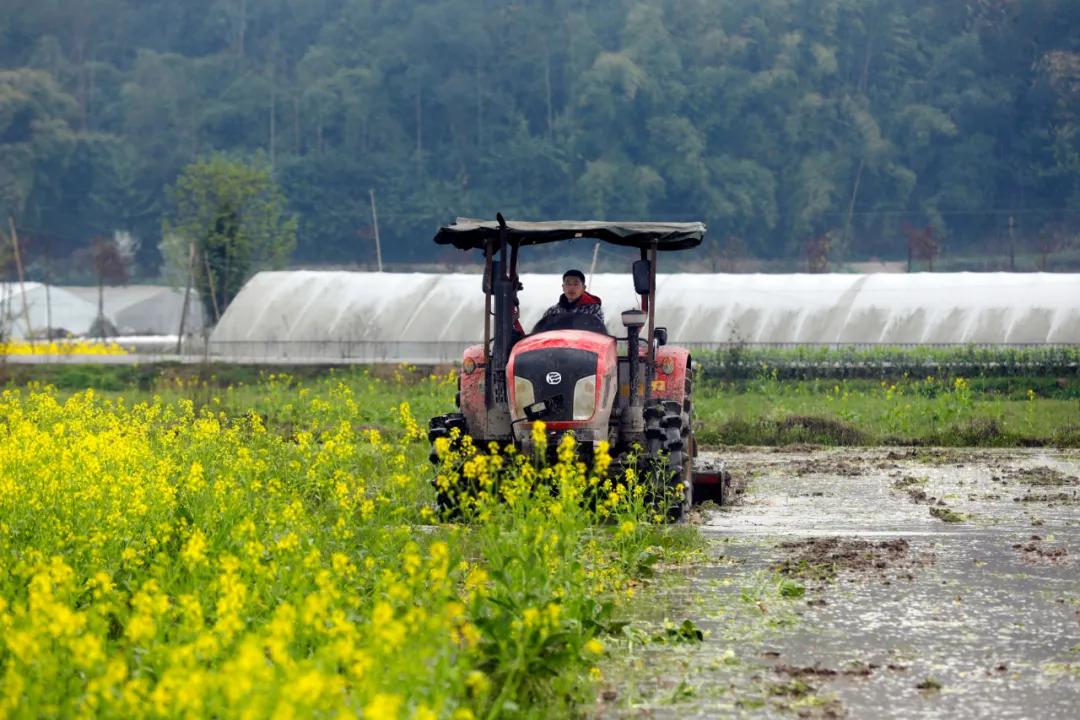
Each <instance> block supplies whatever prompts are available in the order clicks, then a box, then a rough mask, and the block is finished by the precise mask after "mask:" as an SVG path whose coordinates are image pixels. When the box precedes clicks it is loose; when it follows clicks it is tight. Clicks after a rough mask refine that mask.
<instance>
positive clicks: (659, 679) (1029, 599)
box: [595, 448, 1080, 718]
mask: <svg viewBox="0 0 1080 720" xmlns="http://www.w3.org/2000/svg"><path fill="white" fill-rule="evenodd" d="M724 458H725V460H726V462H727V464H728V467H729V468H730V469H731V471H732V474H733V476H734V477H735V478H736V480H738V481H742V482H743V483H744V484H745V490H746V491H745V494H744V495H743V497H742V499H741V501H740V502H739V503H738V504H737V505H736V506H735V507H732V508H730V509H722V510H711V511H710V510H706V511H704V512H703V513H702V515H701V518H700V520H701V527H702V530H703V531H704V533H705V534H706V535H707V537H708V538H709V548H708V553H707V554H708V560H707V561H705V562H703V563H701V564H699V565H696V566H694V567H692V568H690V569H689V570H682V571H668V572H667V573H662V574H661V578H660V580H659V581H658V582H657V583H656V584H654V585H653V586H652V587H650V588H649V589H647V590H646V591H645V592H643V594H642V602H641V603H640V605H641V607H642V617H641V618H639V620H640V621H643V622H646V623H647V624H648V627H650V628H651V629H650V630H649V631H646V632H644V633H641V632H638V633H637V634H635V635H630V634H628V635H627V637H626V638H625V639H624V640H623V642H622V643H621V645H620V647H619V649H618V650H615V653H617V654H618V655H619V660H617V661H615V662H613V667H612V668H611V669H610V670H609V676H610V677H618V678H619V680H618V681H613V682H611V683H610V684H609V685H607V686H605V688H604V689H603V692H602V694H601V698H600V699H599V701H598V704H597V707H596V709H595V715H596V716H598V717H672V718H675V717H679V718H683V717H716V716H725V715H739V716H742V715H747V716H759V715H764V716H780V717H798V716H802V717H854V718H877V717H920V718H921V717H943V718H944V717H949V718H953V717H988V716H992V717H1017V718H1021V717H1040V718H1054V717H1061V718H1066V717H1069V718H1072V717H1076V716H1077V715H1076V713H1077V707H1080V454H1078V453H1076V452H1075V451H1073V452H1056V451H1047V450H1038V451H987V450H960V451H957V450H952V449H949V450H933V449H930V450H926V449H920V450H910V449H905V448H896V449H873V450H866V449H854V450H853V449H783V450H778V451H774V450H772V449H744V450H738V451H732V452H726V453H725V454H724ZM665 619H666V620H667V622H668V624H667V626H665V624H664V623H665ZM684 619H689V620H690V621H691V623H692V626H693V629H694V630H700V631H702V632H703V634H704V640H703V641H701V642H696V641H695V640H696V636H695V633H694V632H691V631H689V626H687V627H686V628H682V627H681V626H680V623H682V621H683V620H684ZM673 628H674V630H673Z"/></svg>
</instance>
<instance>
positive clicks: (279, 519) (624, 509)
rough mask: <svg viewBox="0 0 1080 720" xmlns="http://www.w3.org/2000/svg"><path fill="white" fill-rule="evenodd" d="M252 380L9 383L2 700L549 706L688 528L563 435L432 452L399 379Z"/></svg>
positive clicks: (95, 713) (178, 711)
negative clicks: (191, 393) (176, 387)
mask: <svg viewBox="0 0 1080 720" xmlns="http://www.w3.org/2000/svg"><path fill="white" fill-rule="evenodd" d="M453 381H454V378H453V376H452V375H451V376H448V377H444V378H432V379H430V380H428V381H425V382H426V385H425V387H426V388H427V390H424V391H422V392H421V393H420V394H419V396H420V402H421V403H422V404H423V403H425V402H426V403H428V404H432V402H433V400H432V398H435V399H436V400H438V401H441V400H442V399H444V398H446V397H448V396H449V395H451V394H452V384H453ZM447 388H450V389H449V390H448V389H447ZM245 392H246V393H248V394H246V395H245V394H243V393H241V392H239V391H235V390H234V389H232V388H230V389H228V390H224V391H222V392H221V393H220V396H218V395H213V396H209V395H208V396H207V397H206V398H204V399H203V400H200V401H198V404H197V402H196V401H195V400H193V399H192V397H183V396H181V395H182V394H181V393H176V392H174V393H171V394H170V393H168V392H165V393H162V394H159V395H149V394H148V393H143V394H138V393H130V394H124V393H113V394H110V395H103V394H101V393H98V392H95V391H94V390H89V389H88V390H84V391H80V392H76V393H74V394H67V395H62V394H60V393H59V392H58V391H56V390H55V389H52V388H48V387H39V386H30V387H27V388H22V389H9V390H5V391H4V392H3V393H2V395H0V718H9V717H10V718H39V717H117V718H140V717H185V718H200V717H248V718H262V717H273V718H292V717H342V716H345V717H350V716H352V717H355V716H359V717H364V718H417V719H424V720H428V719H431V718H454V719H456V720H466V719H468V718H494V717H551V716H563V715H567V714H570V713H571V712H573V708H574V707H575V706H576V704H577V703H580V702H582V701H587V700H588V698H589V693H590V692H591V688H592V687H593V685H592V684H593V683H595V682H596V681H597V680H598V679H599V677H600V676H601V674H602V671H601V669H600V668H601V666H602V664H603V663H602V660H603V657H604V655H605V653H606V650H605V635H606V633H608V632H609V630H610V629H611V628H613V627H617V626H618V623H616V622H615V620H616V619H617V618H618V616H619V614H620V612H621V608H623V607H624V606H625V604H626V602H627V601H628V599H629V598H631V597H632V596H633V587H634V576H635V574H636V573H638V572H640V571H641V570H642V568H643V563H644V562H646V561H645V560H643V558H652V559H655V558H656V557H658V556H661V555H663V553H664V552H665V548H666V551H667V552H669V553H673V554H674V553H678V552H683V551H685V550H686V548H688V547H690V546H691V545H692V540H690V539H688V538H690V535H689V534H688V533H687V532H685V531H675V532H672V531H671V530H670V529H666V528H663V527H662V526H660V525H657V524H655V523H654V522H653V521H654V520H655V519H656V518H655V517H654V511H652V510H650V509H649V508H648V507H647V504H646V503H645V501H644V495H645V493H644V492H643V490H642V487H641V486H640V483H638V482H637V481H636V480H635V478H634V477H633V476H632V475H631V477H629V478H623V479H622V480H621V481H618V482H616V481H614V480H613V479H611V478H608V477H606V473H605V472H604V471H605V466H606V464H607V459H606V457H605V456H604V453H603V452H600V453H599V457H598V458H597V461H596V462H595V463H594V465H593V467H592V468H591V469H587V468H586V467H585V466H584V465H583V464H581V463H579V462H577V460H576V458H575V454H574V451H573V446H572V442H571V441H567V442H566V443H564V444H563V445H562V446H560V448H559V449H558V453H557V454H558V457H559V460H558V462H555V463H551V464H549V463H547V462H545V461H544V460H543V459H542V457H541V456H538V457H537V458H525V457H521V456H520V455H518V454H516V453H514V452H513V451H512V450H511V451H506V450H505V449H499V448H482V449H481V448H476V447H473V446H472V444H471V443H469V442H467V441H465V442H462V441H461V440H460V439H455V441H454V442H453V443H450V442H445V441H443V442H440V446H439V447H438V448H437V449H438V450H439V452H440V454H441V457H442V460H441V463H440V466H439V468H438V469H437V470H433V468H432V466H431V465H430V464H429V463H428V460H427V453H428V450H429V446H428V443H427V439H426V437H425V434H426V433H425V431H424V429H423V427H422V426H421V421H418V420H417V419H416V417H415V416H414V413H413V410H412V409H411V407H410V403H409V402H399V399H400V398H401V397H402V396H403V395H408V393H403V392H401V386H400V384H399V383H395V382H393V381H376V380H374V379H366V380H365V382H364V383H362V384H360V385H359V386H358V385H357V384H356V383H353V384H350V383H346V382H340V381H334V380H333V379H332V378H331V379H329V380H326V381H323V382H319V383H316V384H315V385H313V386H310V387H309V386H300V385H298V384H296V383H292V382H290V381H289V380H288V379H287V378H286V379H282V378H280V377H277V378H274V377H272V378H268V379H266V380H265V381H264V382H263V383H260V384H259V385H256V386H252V387H249V388H247V389H246V390H245ZM425 393H426V396H425ZM415 395H416V393H413V396H415ZM425 397H426V399H425ZM244 398H247V400H246V401H245V400H244ZM245 405H246V406H247V408H246V409H245V408H244V406H245ZM369 405H371V406H377V407H378V410H377V412H374V413H373V412H372V410H371V408H370V407H368V406H369ZM372 417H378V418H379V419H380V420H381V421H382V422H381V423H372V422H370V419H371V418H372ZM436 472H437V474H438V478H439V479H438V482H439V483H440V484H441V486H442V487H448V486H450V485H453V484H455V483H467V484H469V485H470V486H471V487H474V488H477V489H478V490H479V492H478V493H477V494H476V497H475V500H472V501H470V502H469V503H468V505H467V507H464V508H463V514H464V516H465V518H464V519H465V522H455V523H449V522H440V520H441V519H440V518H437V517H436V516H435V511H434V509H433V500H434V497H435V490H434V488H433V487H432V479H433V477H434V476H435V474H436Z"/></svg>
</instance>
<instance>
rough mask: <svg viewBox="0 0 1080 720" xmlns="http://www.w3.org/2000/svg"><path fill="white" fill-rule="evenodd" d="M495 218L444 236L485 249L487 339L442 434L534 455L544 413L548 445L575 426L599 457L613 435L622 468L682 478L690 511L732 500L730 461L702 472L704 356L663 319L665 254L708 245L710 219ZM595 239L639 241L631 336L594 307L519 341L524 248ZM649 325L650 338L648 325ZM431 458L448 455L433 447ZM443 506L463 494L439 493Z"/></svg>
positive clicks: (683, 501) (582, 446)
mask: <svg viewBox="0 0 1080 720" xmlns="http://www.w3.org/2000/svg"><path fill="white" fill-rule="evenodd" d="M497 218H498V219H497V220H496V221H495V222H491V221H481V220H470V219H462V218H459V219H458V220H457V222H455V223H454V224H452V225H448V226H445V227H443V228H441V229H440V230H439V232H438V234H436V235H435V242H436V243H437V244H440V245H453V246H454V247H456V248H458V249H460V250H482V251H483V252H484V260H485V272H484V282H483V291H484V303H485V305H484V307H485V312H484V317H485V321H484V342H483V344H481V345H473V346H471V347H469V348H467V349H466V350H465V354H464V358H463V361H462V367H461V375H460V381H459V393H458V399H457V400H458V407H459V409H460V412H456V413H450V414H447V415H439V416H437V417H434V418H432V419H431V421H430V423H429V426H428V427H429V431H428V438H429V440H431V442H432V443H434V442H435V440H436V439H438V438H440V437H448V436H449V435H451V431H452V430H453V429H454V428H457V429H458V430H459V431H460V432H461V433H462V434H464V435H469V436H471V437H472V438H473V439H474V440H475V441H476V443H477V445H478V447H486V446H487V444H488V443H489V442H491V441H495V442H497V443H498V444H499V445H501V446H505V445H507V444H510V443H513V444H514V445H515V446H516V447H517V448H518V449H520V450H522V451H524V452H531V450H532V448H531V447H530V446H531V444H532V429H533V423H534V422H536V421H538V420H539V421H543V423H544V425H545V428H546V430H547V433H548V447H549V448H555V447H557V445H558V440H559V438H560V437H561V435H563V434H564V433H568V432H572V433H573V434H574V437H575V439H576V440H577V443H578V448H579V452H580V453H581V454H582V455H583V456H585V458H586V459H588V456H589V455H590V454H591V451H592V449H593V448H594V447H595V445H596V444H597V443H599V442H601V441H607V442H608V443H609V444H610V448H611V449H610V452H611V455H612V457H613V458H616V464H615V466H616V467H619V463H625V462H627V461H628V459H629V458H635V459H636V462H638V463H639V464H641V465H643V467H644V469H646V470H647V471H648V472H649V473H650V476H651V477H653V478H654V482H656V483H657V484H658V485H661V486H662V487H657V488H654V489H655V490H660V491H663V492H658V493H656V494H655V496H656V497H661V496H664V495H668V496H670V490H671V489H674V488H676V487H677V485H678V484H679V483H682V486H683V489H684V490H683V493H682V494H681V496H679V497H678V499H677V500H676V501H675V502H674V503H672V504H671V505H670V506H669V507H668V514H669V517H671V518H672V519H679V518H681V517H682V516H683V515H684V514H685V512H686V511H687V510H688V509H689V506H690V504H691V502H694V501H701V500H705V499H712V500H714V501H716V502H718V503H722V502H724V501H725V500H726V495H727V493H728V488H729V484H730V476H729V475H728V474H727V473H726V472H725V471H723V470H714V471H712V472H698V473H694V470H693V465H694V456H695V455H696V454H697V447H696V444H695V441H694V428H693V422H692V421H693V401H692V396H691V391H692V389H693V363H692V358H691V356H690V352H689V351H688V350H687V349H685V348H681V347H677V346H672V345H668V344H667V330H666V329H665V328H661V327H655V319H656V264H657V256H658V254H659V253H660V252H661V251H671V250H686V249H689V248H693V247H696V246H697V245H699V244H701V241H702V238H703V237H704V235H705V225H704V224H703V223H699V222H695V223H650V222H625V223H624V222H575V221H555V222H519V221H506V220H504V219H503V217H502V215H501V214H500V215H498V216H497ZM578 238H591V239H595V240H600V241H603V242H610V243H614V244H616V245H621V246H624V247H632V248H637V249H638V250H639V251H640V253H641V256H640V259H639V260H637V261H635V262H634V263H633V267H632V277H633V283H634V292H635V293H636V294H637V295H638V296H640V298H641V301H640V307H634V308H630V309H628V310H626V311H624V312H623V313H622V324H623V326H624V327H625V329H626V336H625V337H614V336H612V335H609V334H608V332H607V329H606V328H605V327H604V325H603V323H601V322H600V321H599V319H598V318H596V317H595V316H589V315H577V314H573V313H570V314H563V315H557V316H555V320H554V321H553V322H552V323H549V325H547V326H543V327H537V328H535V329H534V332H533V334H531V335H528V336H526V337H525V338H523V339H518V340H517V342H514V337H513V334H514V317H513V310H514V307H515V305H516V302H517V291H518V290H519V289H520V287H521V286H520V283H519V281H518V253H519V250H520V249H521V248H522V247H526V246H529V245H539V244H541V243H550V242H559V241H564V240H573V239H578ZM646 326H647V330H646V332H645V335H644V337H642V329H643V328H645V327H646ZM432 461H433V462H437V461H438V458H437V456H436V455H435V453H434V451H433V452H432ZM439 504H440V507H441V509H443V510H453V509H454V506H455V499H454V498H452V497H448V496H446V495H444V494H440V497H439Z"/></svg>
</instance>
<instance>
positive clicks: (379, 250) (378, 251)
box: [368, 188, 382, 272]
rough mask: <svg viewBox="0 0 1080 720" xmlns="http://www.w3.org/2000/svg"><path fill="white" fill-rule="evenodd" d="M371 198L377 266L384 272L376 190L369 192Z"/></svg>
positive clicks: (371, 189)
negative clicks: (376, 207)
mask: <svg viewBox="0 0 1080 720" xmlns="http://www.w3.org/2000/svg"><path fill="white" fill-rule="evenodd" d="M368 195H370V196H371V224H372V226H374V228H375V264H376V266H377V267H378V269H379V272H382V243H380V242H379V213H378V211H377V210H376V209H375V188H370V189H369V190H368Z"/></svg>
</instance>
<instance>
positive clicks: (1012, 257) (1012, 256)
mask: <svg viewBox="0 0 1080 720" xmlns="http://www.w3.org/2000/svg"><path fill="white" fill-rule="evenodd" d="M1015 227H1016V221H1015V220H1014V219H1013V216H1012V215H1010V216H1009V272H1016V241H1015V237H1014V235H1013V229H1014V228H1015Z"/></svg>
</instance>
